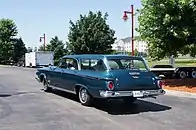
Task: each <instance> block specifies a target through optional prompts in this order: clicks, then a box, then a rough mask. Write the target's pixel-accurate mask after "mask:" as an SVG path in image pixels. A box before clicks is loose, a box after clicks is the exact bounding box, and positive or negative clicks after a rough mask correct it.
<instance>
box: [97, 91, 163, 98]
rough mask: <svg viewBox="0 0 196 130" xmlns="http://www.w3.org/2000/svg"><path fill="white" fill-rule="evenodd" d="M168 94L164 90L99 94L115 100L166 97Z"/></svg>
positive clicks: (105, 92)
mask: <svg viewBox="0 0 196 130" xmlns="http://www.w3.org/2000/svg"><path fill="white" fill-rule="evenodd" d="M165 93H166V92H165V91H164V90H163V89H158V90H139V91H99V94H100V96H101V97H103V98H115V97H130V96H132V97H136V98H145V97H154V96H158V95H164V94H165Z"/></svg>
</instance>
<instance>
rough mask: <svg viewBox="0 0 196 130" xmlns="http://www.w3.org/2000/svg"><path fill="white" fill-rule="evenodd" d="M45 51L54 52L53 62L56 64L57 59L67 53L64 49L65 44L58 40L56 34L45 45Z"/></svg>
mask: <svg viewBox="0 0 196 130" xmlns="http://www.w3.org/2000/svg"><path fill="white" fill-rule="evenodd" d="M46 50H47V51H53V52H54V64H55V65H56V64H57V63H58V61H59V59H60V58H61V57H62V56H64V55H65V54H66V53H67V50H66V49H65V44H64V43H63V41H62V40H59V38H58V37H57V36H55V37H54V38H52V39H51V40H50V43H49V44H47V46H46Z"/></svg>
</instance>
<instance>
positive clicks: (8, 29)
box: [0, 19, 18, 64]
mask: <svg viewBox="0 0 196 130" xmlns="http://www.w3.org/2000/svg"><path fill="white" fill-rule="evenodd" d="M17 33H18V30H17V27H16V25H15V23H14V21H12V20H10V19H0V63H2V64H8V63H9V62H10V60H11V59H12V56H13V53H14V44H13V42H14V37H15V36H16V35H17Z"/></svg>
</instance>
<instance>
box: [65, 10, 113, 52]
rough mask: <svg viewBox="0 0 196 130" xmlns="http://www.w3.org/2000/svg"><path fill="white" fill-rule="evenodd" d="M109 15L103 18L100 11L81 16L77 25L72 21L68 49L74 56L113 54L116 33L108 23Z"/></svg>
mask: <svg viewBox="0 0 196 130" xmlns="http://www.w3.org/2000/svg"><path fill="white" fill-rule="evenodd" d="M107 17H108V14H107V13H105V15H104V16H103V15H102V13H101V12H100V11H98V12H97V13H93V12H92V11H90V12H89V13H88V15H80V19H79V20H77V21H76V23H74V22H72V21H70V24H71V26H70V31H69V34H68V43H69V44H68V48H69V50H70V51H71V52H72V53H74V54H83V53H86V54H88V53H96V54H100V53H112V46H111V45H112V44H113V43H114V42H115V40H116V38H115V37H114V34H115V31H114V30H112V29H110V27H109V25H108V24H107V23H106V20H107Z"/></svg>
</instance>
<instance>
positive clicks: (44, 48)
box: [44, 33, 46, 51]
mask: <svg viewBox="0 0 196 130" xmlns="http://www.w3.org/2000/svg"><path fill="white" fill-rule="evenodd" d="M45 49H46V35H45V33H44V51H45Z"/></svg>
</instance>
